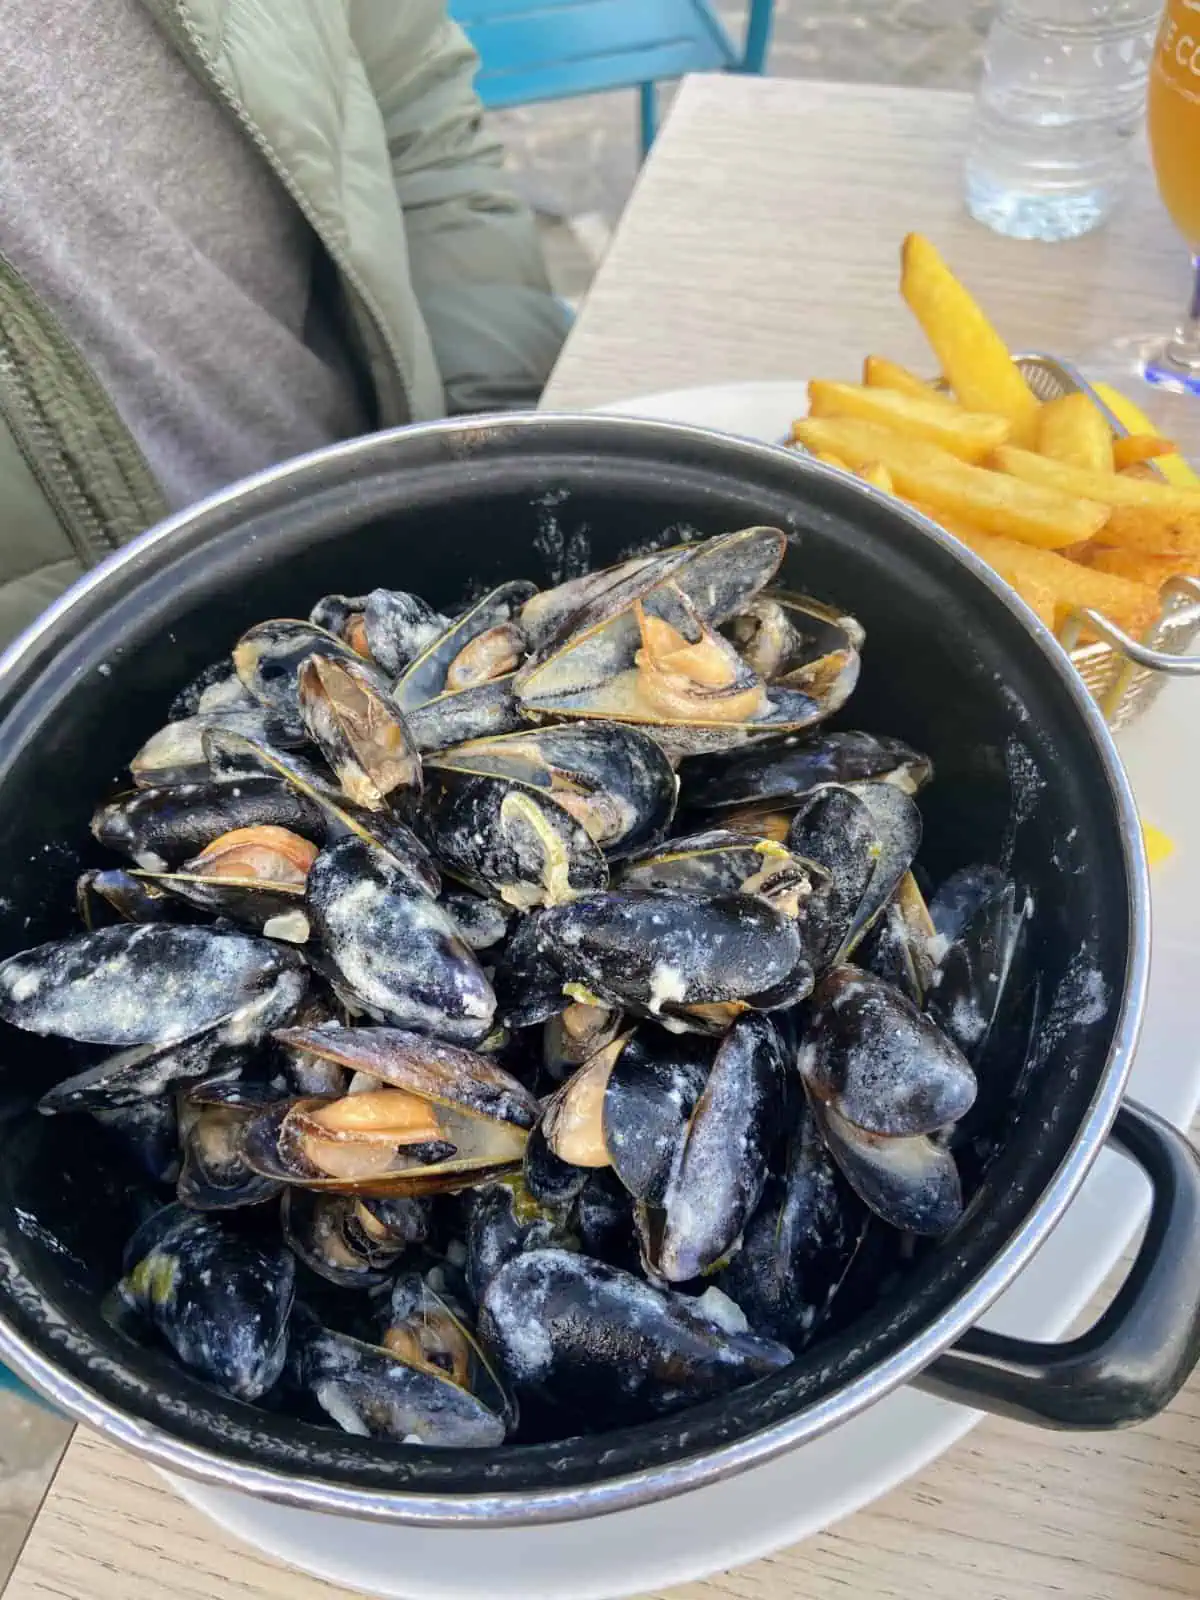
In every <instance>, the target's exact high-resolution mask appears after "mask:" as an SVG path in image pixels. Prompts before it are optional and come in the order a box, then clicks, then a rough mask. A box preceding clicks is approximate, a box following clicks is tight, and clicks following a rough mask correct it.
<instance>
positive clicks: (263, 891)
mask: <svg viewBox="0 0 1200 1600" xmlns="http://www.w3.org/2000/svg"><path fill="white" fill-rule="evenodd" d="M316 858H317V847H316V846H315V845H314V844H310V843H309V841H308V840H307V839H302V838H301V837H300V836H299V835H298V834H293V833H290V832H289V831H288V830H287V829H285V828H273V827H264V828H236V829H234V830H232V831H231V832H230V833H226V834H221V835H220V836H219V837H218V838H216V839H214V840H213V841H212V843H211V844H210V845H208V846H207V848H206V849H204V850H202V851H201V852H200V854H199V855H198V856H196V857H194V858H193V859H192V860H191V861H186V862H184V864H183V866H182V867H180V868H179V870H178V871H176V872H155V873H138V874H134V876H138V877H141V878H142V879H143V880H144V881H145V882H147V883H149V884H151V885H153V886H154V887H157V888H159V889H162V890H163V891H165V892H166V893H168V894H170V895H171V896H173V897H176V898H178V899H179V900H182V901H185V902H186V903H187V904H188V905H190V906H194V907H195V908H196V909H198V910H200V911H207V912H208V913H209V914H210V915H212V916H217V917H228V918H229V920H230V921H231V922H236V923H240V924H242V925H243V926H245V927H248V928H251V929H253V931H254V932H255V933H262V934H265V935H267V936H268V937H269V938H273V939H283V940H286V941H287V942H288V943H290V944H304V943H305V941H306V940H307V938H308V935H309V926H308V918H307V916H306V915H305V912H304V886H305V882H306V880H307V877H308V871H309V868H310V867H311V866H312V863H313V862H314V861H315V860H316Z"/></svg>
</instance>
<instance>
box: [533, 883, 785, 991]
mask: <svg viewBox="0 0 1200 1600" xmlns="http://www.w3.org/2000/svg"><path fill="white" fill-rule="evenodd" d="M534 937H535V938H536V941H537V943H538V946H539V948H540V949H541V950H542V952H543V953H544V955H546V956H547V957H548V958H549V960H550V962H551V964H552V965H554V966H555V967H557V968H558V970H559V971H560V972H561V973H562V975H563V977H564V979H565V980H567V981H568V982H569V983H571V984H572V985H576V986H580V987H582V989H583V990H584V991H585V992H586V993H589V994H591V995H592V996H593V997H595V998H597V999H598V1000H600V1001H602V1002H604V1003H606V1004H609V1005H613V1006H617V1007H622V1008H626V1009H631V1010H635V1011H637V1012H639V1013H640V1014H643V1015H650V1016H664V1015H665V1016H669V1017H679V1016H687V1014H688V1008H689V1007H695V1006H698V1005H711V1004H714V1003H716V1004H720V1003H722V1002H725V1001H745V1002H747V1003H748V1004H750V1005H755V1004H756V1003H757V1002H758V1001H759V1000H762V1001H763V1003H764V1004H774V1003H776V1002H778V1003H779V1004H791V1003H794V1002H795V1000H798V999H801V998H803V996H804V995H805V994H807V993H808V992H809V990H810V989H811V987H812V970H811V968H810V967H809V966H808V964H807V960H806V957H805V954H804V951H803V948H802V945H801V940H800V934H799V932H798V930H797V926H796V922H795V919H794V918H792V917H789V916H786V915H785V914H784V913H783V912H781V911H777V910H776V909H775V908H774V907H773V906H770V905H768V904H767V903H766V902H765V901H763V900H760V899H758V898H756V897H755V896H752V895H745V894H732V895H714V896H705V895H684V894H648V893H640V894H639V893H635V892H632V891H629V890H615V891H612V892H609V893H606V894H593V895H587V896H585V897H582V898H580V899H578V900H575V901H573V902H572V903H571V904H570V905H564V906H554V907H551V908H549V909H547V910H545V911H541V912H538V913H536V927H535V934H534ZM784 988H787V990H788V992H787V994H786V995H785V994H784V992H783V990H784ZM776 991H778V993H777V994H776ZM573 992H574V994H575V998H582V996H581V995H579V994H578V992H576V991H573ZM768 996H770V998H766V997H768Z"/></svg>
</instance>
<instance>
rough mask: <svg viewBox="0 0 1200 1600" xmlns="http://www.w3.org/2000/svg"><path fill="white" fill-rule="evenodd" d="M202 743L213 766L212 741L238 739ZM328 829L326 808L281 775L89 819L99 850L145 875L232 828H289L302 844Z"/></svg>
mask: <svg viewBox="0 0 1200 1600" xmlns="http://www.w3.org/2000/svg"><path fill="white" fill-rule="evenodd" d="M204 737H205V751H206V754H207V755H208V756H209V758H210V759H211V754H212V750H213V745H212V740H213V738H214V737H216V738H218V739H224V738H229V739H231V740H236V739H237V738H238V737H239V736H238V735H234V734H231V733H229V732H228V730H225V729H219V730H218V729H211V728H210V729H207V730H206V731H205V736H204ZM247 742H248V743H249V741H247ZM326 826H327V824H326V819H325V816H324V813H323V811H322V809H321V807H320V806H319V805H317V804H316V802H315V800H314V799H313V798H312V797H311V796H310V795H308V794H305V793H302V792H301V791H300V790H299V789H297V788H296V787H294V786H293V785H292V784H290V783H289V782H287V781H284V780H283V779H282V778H281V777H280V775H279V774H275V773H268V772H261V771H260V772H254V773H249V774H248V773H247V772H246V771H242V772H241V773H237V774H222V775H220V776H214V777H212V778H208V779H206V780H205V781H204V782H203V783H184V784H178V785H175V786H171V787H164V788H161V789H138V790H135V791H133V792H132V793H131V794H124V795H118V796H117V798H116V799H115V800H111V801H109V802H108V804H107V805H103V806H101V807H100V809H99V810H98V811H97V812H96V814H95V816H94V817H93V818H92V833H93V834H94V835H95V837H96V839H97V840H98V841H99V843H100V844H102V845H105V846H107V848H108V849H110V850H115V851H117V852H118V853H119V854H121V855H124V856H128V857H130V858H131V859H132V860H133V861H136V862H137V864H138V866H140V867H142V868H144V869H145V870H146V871H148V872H169V871H170V870H171V869H172V868H174V867H178V866H180V865H182V863H183V862H185V861H186V860H188V859H189V857H191V856H194V855H196V854H197V853H198V852H199V851H201V850H203V849H204V848H205V846H206V845H208V844H211V842H212V841H213V840H214V839H216V838H218V837H219V836H220V835H221V834H224V833H229V832H230V831H231V830H232V829H234V828H261V827H277V828H287V829H288V830H289V831H291V832H293V833H298V834H300V835H302V836H303V837H304V838H311V839H320V838H323V837H324V834H325V831H326Z"/></svg>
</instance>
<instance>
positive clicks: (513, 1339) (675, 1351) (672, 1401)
mask: <svg viewBox="0 0 1200 1600" xmlns="http://www.w3.org/2000/svg"><path fill="white" fill-rule="evenodd" d="M479 1331H480V1335H481V1337H482V1338H483V1340H484V1342H485V1344H486V1345H487V1348H488V1349H489V1350H491V1351H493V1352H494V1353H495V1355H496V1357H497V1360H498V1362H499V1365H500V1369H501V1372H502V1374H503V1376H504V1377H505V1379H506V1380H507V1382H508V1384H509V1386H510V1387H511V1389H512V1390H513V1391H514V1393H515V1395H516V1398H517V1401H518V1403H519V1405H520V1406H521V1408H522V1413H523V1414H524V1411H525V1409H526V1407H527V1406H528V1407H529V1408H530V1410H531V1411H532V1412H533V1413H534V1414H535V1417H536V1418H537V1420H538V1421H542V1423H543V1426H547V1425H548V1426H549V1427H551V1428H552V1429H554V1430H555V1432H554V1437H562V1436H563V1434H565V1433H566V1432H568V1431H570V1432H575V1431H578V1430H581V1429H583V1430H586V1431H588V1432H596V1431H600V1430H606V1429H610V1428H614V1427H622V1426H625V1425H627V1424H631V1423H637V1422H642V1421H646V1420H647V1419H649V1418H651V1417H655V1416H662V1415H664V1414H666V1413H669V1412H672V1411H677V1410H680V1409H681V1408H682V1407H684V1406H688V1405H694V1404H697V1403H698V1402H700V1401H702V1400H707V1399H712V1398H714V1397H715V1396H717V1395H721V1394H724V1393H727V1392H728V1391H729V1390H730V1389H735V1388H737V1387H739V1386H740V1385H742V1384H745V1383H749V1382H751V1381H752V1380H753V1379H755V1378H760V1377H765V1376H767V1375H768V1374H769V1373H772V1372H777V1371H779V1370H780V1369H781V1368H782V1367H785V1366H787V1365H788V1364H789V1363H790V1361H791V1359H792V1357H791V1352H790V1351H789V1350H788V1349H786V1348H785V1347H784V1346H783V1345H779V1344H775V1343H773V1342H772V1341H770V1340H767V1339H759V1338H755V1337H754V1336H753V1335H751V1334H734V1333H728V1332H726V1331H725V1330H724V1329H723V1328H721V1327H720V1326H718V1324H717V1323H716V1322H714V1321H712V1320H710V1319H709V1318H708V1317H706V1316H705V1315H704V1313H703V1311H702V1310H700V1309H698V1307H697V1304H696V1303H695V1302H693V1301H690V1300H687V1299H685V1298H684V1297H683V1296H682V1295H678V1294H674V1293H672V1292H670V1291H667V1290H663V1289H659V1288H655V1287H654V1286H652V1285H651V1284H648V1283H645V1282H643V1281H642V1280H641V1279H640V1278H637V1277H634V1275H633V1274H632V1273H629V1272H624V1271H622V1270H621V1269H620V1268H617V1267H611V1266H608V1265H606V1264H605V1263H604V1262H601V1261H595V1260H593V1259H592V1258H591V1257H588V1256H581V1255H575V1254H573V1253H571V1252H568V1251H565V1250H530V1251H525V1252H523V1253H522V1254H520V1255H517V1256H514V1257H513V1259H512V1260H511V1261H509V1262H507V1263H506V1265H505V1266H503V1267H502V1268H501V1269H500V1271H499V1272H498V1273H497V1274H496V1276H495V1277H494V1278H493V1279H492V1281H491V1283H490V1284H489V1285H488V1289H487V1292H486V1294H485V1295H484V1297H483V1304H482V1307H481V1309H480V1318H479Z"/></svg>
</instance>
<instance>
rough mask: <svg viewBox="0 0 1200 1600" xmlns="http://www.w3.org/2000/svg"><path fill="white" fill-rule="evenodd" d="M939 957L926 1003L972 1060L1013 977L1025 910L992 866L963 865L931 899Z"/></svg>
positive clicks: (984, 1042) (981, 1047) (1010, 884)
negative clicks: (962, 868) (960, 870)
mask: <svg viewBox="0 0 1200 1600" xmlns="http://www.w3.org/2000/svg"><path fill="white" fill-rule="evenodd" d="M930 916H931V919H932V922H933V926H934V927H935V928H936V930H937V939H938V942H939V944H940V945H941V947H942V948H941V951H940V954H941V959H940V961H939V962H938V964H937V967H936V970H935V971H934V972H933V974H932V976H931V978H930V982H929V985H928V992H927V994H926V999H925V1005H926V1009H927V1010H928V1012H929V1015H930V1016H931V1017H932V1018H933V1019H934V1021H935V1022H936V1023H937V1024H938V1026H939V1027H940V1028H941V1029H942V1030H943V1031H944V1032H945V1033H946V1034H948V1035H949V1037H950V1038H951V1039H953V1040H954V1042H955V1044H957V1045H958V1047H959V1049H960V1050H962V1052H963V1054H964V1055H966V1057H967V1058H968V1060H971V1061H976V1060H978V1059H979V1057H980V1056H981V1055H982V1053H983V1051H984V1049H985V1048H986V1046H987V1042H988V1038H989V1036H990V1034H991V1031H992V1027H993V1024H994V1023H995V1020H996V1016H997V1013H998V1012H999V1009H1000V1006H1001V1002H1002V1001H1003V998H1004V992H1005V989H1006V987H1007V986H1008V984H1009V983H1010V981H1011V978H1012V973H1013V969H1014V963H1015V962H1016V959H1017V955H1018V952H1019V949H1020V946H1021V940H1022V935H1023V933H1024V929H1025V923H1026V920H1027V917H1028V908H1027V906H1026V904H1025V901H1024V899H1023V898H1022V900H1021V903H1020V904H1019V905H1018V903H1017V889H1016V885H1015V884H1014V883H1013V882H1012V881H1011V880H1010V879H1008V878H1006V877H1005V876H1004V875H1003V874H1002V873H999V872H998V871H996V869H994V868H988V867H974V868H966V869H964V871H962V872H960V873H956V874H955V875H954V877H953V878H951V879H949V880H947V882H946V883H945V884H944V885H942V887H941V889H940V890H939V892H938V895H936V896H935V897H934V900H933V901H932V902H931V903H930Z"/></svg>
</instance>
